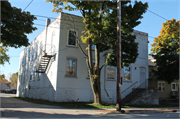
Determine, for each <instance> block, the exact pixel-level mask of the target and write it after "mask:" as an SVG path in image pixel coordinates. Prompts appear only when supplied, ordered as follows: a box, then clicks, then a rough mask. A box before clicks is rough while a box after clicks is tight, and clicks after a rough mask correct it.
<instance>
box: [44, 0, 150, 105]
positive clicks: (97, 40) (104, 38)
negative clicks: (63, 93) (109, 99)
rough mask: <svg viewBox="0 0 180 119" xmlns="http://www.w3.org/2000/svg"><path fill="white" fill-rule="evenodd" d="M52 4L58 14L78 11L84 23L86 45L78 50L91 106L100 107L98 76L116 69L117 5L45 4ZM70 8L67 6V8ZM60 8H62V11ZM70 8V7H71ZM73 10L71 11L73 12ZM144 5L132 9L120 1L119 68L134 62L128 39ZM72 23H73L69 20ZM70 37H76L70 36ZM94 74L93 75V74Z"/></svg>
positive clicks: (134, 47) (131, 41)
mask: <svg viewBox="0 0 180 119" xmlns="http://www.w3.org/2000/svg"><path fill="white" fill-rule="evenodd" d="M46 1H47V2H52V3H53V6H54V9H53V12H60V11H62V10H63V9H65V10H69V11H73V10H80V12H81V14H82V16H83V22H84V23H85V29H86V30H85V31H83V33H84V35H82V36H81V40H82V42H83V43H86V44H88V47H87V48H86V50H88V53H87V54H86V53H85V52H84V49H82V48H81V46H80V38H78V37H76V38H77V40H78V46H79V48H80V50H81V52H82V53H83V55H84V56H85V58H86V63H87V67H88V72H89V75H90V83H91V87H92V91H93V93H94V103H95V104H100V103H101V90H100V89H101V87H100V73H101V69H102V68H103V66H104V65H111V66H117V56H116V54H117V53H116V52H117V2H116V1H69V2H68V1H64V0H59V1H57V0H46ZM70 4H71V5H70ZM63 6H64V8H63ZM72 6H73V7H72ZM74 7H75V8H74ZM147 7H148V5H147V3H145V4H143V3H142V2H135V4H134V6H132V5H131V2H130V1H122V11H123V12H122V21H121V22H122V23H121V24H122V29H121V31H122V39H123V41H122V46H123V47H122V62H123V63H122V64H123V65H124V66H127V65H129V64H130V63H133V62H135V60H136V57H137V56H138V53H137V46H138V44H137V43H135V42H134V40H135V36H132V35H131V33H132V32H133V28H134V27H135V26H137V25H138V24H140V21H138V19H140V18H142V14H143V13H144V12H145V11H146V9H147ZM72 23H74V22H73V19H72ZM74 36H76V35H75V34H74ZM92 45H94V46H95V52H94V53H95V54H94V55H95V66H94V67H93V63H92ZM110 49H112V50H113V51H112V53H111V54H108V56H107V60H106V62H104V65H102V66H100V60H99V59H100V53H101V52H103V51H106V50H110ZM93 70H94V71H93Z"/></svg>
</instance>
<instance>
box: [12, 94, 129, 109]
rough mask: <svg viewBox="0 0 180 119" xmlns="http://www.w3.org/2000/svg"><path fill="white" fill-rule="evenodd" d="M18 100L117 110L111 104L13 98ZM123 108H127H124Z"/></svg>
mask: <svg viewBox="0 0 180 119" xmlns="http://www.w3.org/2000/svg"><path fill="white" fill-rule="evenodd" d="M12 98H16V99H20V100H23V101H27V102H31V103H36V104H44V105H53V106H61V107H65V108H92V109H93V108H98V109H101V108H116V106H115V105H111V104H94V103H91V102H51V101H47V100H42V99H32V98H22V97H12ZM123 108H127V106H124V107H123Z"/></svg>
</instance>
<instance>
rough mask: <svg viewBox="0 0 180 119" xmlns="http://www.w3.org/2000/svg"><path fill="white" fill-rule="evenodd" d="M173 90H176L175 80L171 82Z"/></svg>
mask: <svg viewBox="0 0 180 119" xmlns="http://www.w3.org/2000/svg"><path fill="white" fill-rule="evenodd" d="M171 90H172V91H176V83H175V82H173V83H171Z"/></svg>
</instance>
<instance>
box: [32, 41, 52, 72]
mask: <svg viewBox="0 0 180 119" xmlns="http://www.w3.org/2000/svg"><path fill="white" fill-rule="evenodd" d="M45 50H46V51H45ZM46 54H47V55H55V46H54V45H51V44H46V45H43V46H41V47H40V54H39V55H38V58H37V61H36V63H35V64H36V66H35V69H36V70H38V68H39V66H40V63H41V58H42V56H44V55H46Z"/></svg>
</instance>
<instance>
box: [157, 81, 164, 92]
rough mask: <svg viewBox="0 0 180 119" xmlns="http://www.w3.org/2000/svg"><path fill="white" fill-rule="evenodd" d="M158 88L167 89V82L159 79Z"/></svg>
mask: <svg viewBox="0 0 180 119" xmlns="http://www.w3.org/2000/svg"><path fill="white" fill-rule="evenodd" d="M158 90H159V91H165V82H164V81H158Z"/></svg>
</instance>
